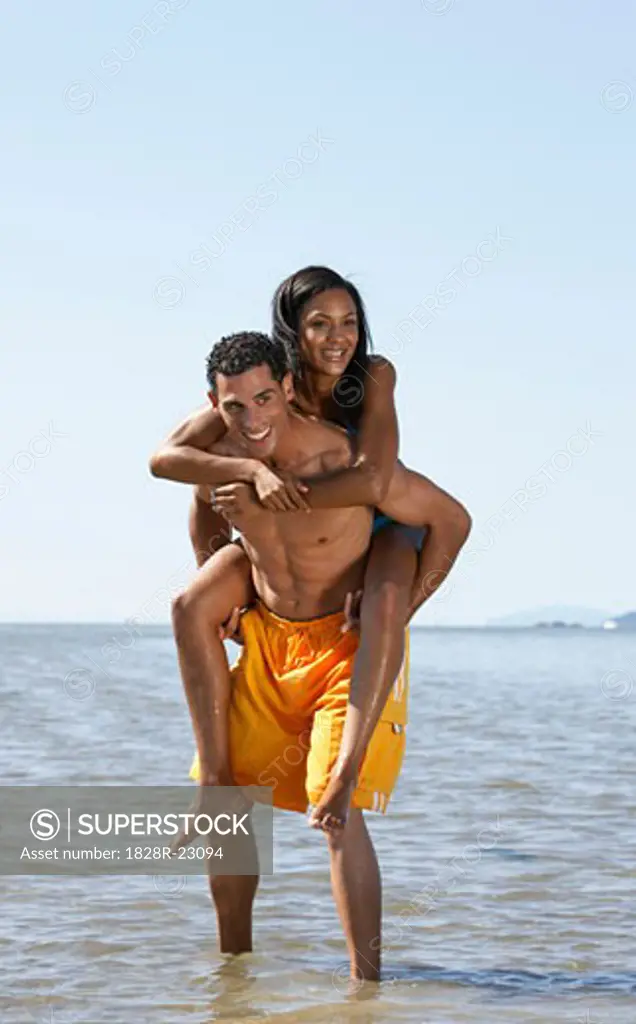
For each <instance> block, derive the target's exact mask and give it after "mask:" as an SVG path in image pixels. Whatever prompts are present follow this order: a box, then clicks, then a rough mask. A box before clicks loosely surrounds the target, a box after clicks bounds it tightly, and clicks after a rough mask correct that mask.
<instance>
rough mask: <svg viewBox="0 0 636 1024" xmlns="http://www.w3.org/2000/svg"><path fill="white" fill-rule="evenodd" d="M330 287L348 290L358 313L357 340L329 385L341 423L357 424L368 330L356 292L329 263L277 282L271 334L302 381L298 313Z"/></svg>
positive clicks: (365, 373)
mask: <svg viewBox="0 0 636 1024" xmlns="http://www.w3.org/2000/svg"><path fill="white" fill-rule="evenodd" d="M332 288H342V289H343V290H344V291H346V292H348V293H349V295H350V296H351V298H352V299H353V302H354V304H355V307H356V313H357V316H358V344H357V345H356V349H355V352H354V353H353V356H352V357H351V361H350V362H349V365H348V366H347V369H346V370H345V372H344V374H343V375H342V376H341V377H340V378H339V379H338V381H337V382H336V384H335V385H334V388H333V392H332V393H333V397H334V400H335V402H336V404H337V406H338V408H339V411H340V415H339V418H340V419H341V421H342V423H344V424H345V426H352V427H357V426H358V423H359V420H360V415H361V413H362V404H363V401H362V400H363V397H364V377H365V376H368V363H369V353H370V352H372V351H373V345H372V342H371V334H370V331H369V324H368V321H367V315H366V312H365V309H364V303H363V301H362V297H361V295H360V292H359V291H358V289H357V288H356V287H355V285H353V284H351V282H350V281H347V280H346V278H344V277H341V275H340V274H338V273H336V271H335V270H330V269H329V267H304V268H303V269H302V270H297V271H296V273H295V274H292V275H291V276H290V277H288V278H287V279H286V280H285V281H283V283H282V284H280V285H279V286H278V288H277V289H276V292H275V293H274V298H273V300H272V337H273V338H274V339H275V340H277V341H280V342H282V343H283V345H284V346H285V349H286V351H287V356H288V359H289V362H290V364H291V367H292V370H293V373H294V379H295V380H296V381H297V382H302V381H303V380H304V377H305V372H306V370H305V367H304V366H303V364H302V359H301V355H300V332H299V326H300V314H301V312H302V309H303V307H304V306H305V304H306V303H307V302H309V300H310V299H313V298H314V296H316V295H320V293H321V292H326V291H329V290H330V289H332Z"/></svg>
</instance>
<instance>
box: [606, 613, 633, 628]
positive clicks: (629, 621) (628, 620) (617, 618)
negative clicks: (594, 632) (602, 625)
mask: <svg viewBox="0 0 636 1024" xmlns="http://www.w3.org/2000/svg"><path fill="white" fill-rule="evenodd" d="M610 621H611V622H615V623H616V629H636V612H625V614H624V615H611V616H610Z"/></svg>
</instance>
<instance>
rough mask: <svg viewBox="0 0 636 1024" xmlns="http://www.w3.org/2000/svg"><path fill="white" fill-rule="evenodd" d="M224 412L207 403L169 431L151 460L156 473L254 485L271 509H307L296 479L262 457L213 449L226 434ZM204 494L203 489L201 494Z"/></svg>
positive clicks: (184, 480)
mask: <svg viewBox="0 0 636 1024" xmlns="http://www.w3.org/2000/svg"><path fill="white" fill-rule="evenodd" d="M225 434H226V429H225V424H224V423H223V420H222V418H221V414H220V413H219V412H217V410H216V409H213V408H212V406H207V407H206V408H204V409H199V410H197V412H194V413H192V415H191V416H189V417H188V418H187V419H186V420H184V421H183V423H181V424H179V426H178V427H177V428H176V430H173V432H172V433H171V434H170V436H169V437H168V438H167V440H166V441H164V443H163V444H162V445H161V447H160V448H159V449H158V450H157V451H156V452H155V454H154V455H153V456H152V458H151V459H150V472H151V473H152V475H153V476H158V477H164V478H165V479H167V480H176V481H177V482H179V483H182V484H198V485H200V488H203V487H205V486H207V487H215V486H217V485H219V484H230V483H236V482H241V483H248V484H253V486H254V489H255V491H256V495H257V497H258V500H259V501H260V503H261V504H262V505H263V507H264V508H268V509H270V511H272V512H289V511H294V510H298V509H304V510H306V509H307V508H308V505H307V502H306V501H305V498H304V497H303V495H302V493H301V490H302V486H301V488H300V489H299V487H298V485H297V483H296V482H295V480H293V479H291V478H288V477H287V476H286V475H285V474H276V473H274V472H273V471H272V470H271V469H269V468H268V467H267V466H266V465H265V464H264V463H263V462H261V461H260V460H259V459H248V458H240V457H239V456H234V455H232V456H229V455H219V454H218V453H215V452H212V451H210V449H211V448H213V447H214V446H215V445H218V444H219V442H220V441H221V440H222V439H223V438H224V437H225ZM198 496H199V498H200V497H201V490H199V494H198Z"/></svg>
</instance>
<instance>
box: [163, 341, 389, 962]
mask: <svg viewBox="0 0 636 1024" xmlns="http://www.w3.org/2000/svg"><path fill="white" fill-rule="evenodd" d="M208 382H209V385H210V390H211V395H212V398H213V402H214V404H215V406H216V407H217V408H218V410H219V412H220V414H221V417H222V419H223V422H224V424H225V427H226V430H227V433H226V434H225V436H224V437H223V439H222V440H221V441H219V442H217V443H216V444H215V445H214V446H213V447H212V452H213V453H215V454H217V455H221V456H229V457H231V458H246V457H252V458H254V457H257V458H259V459H263V460H269V461H270V462H271V463H272V465H273V466H274V467H275V468H276V471H277V472H279V471H280V472H283V473H285V472H288V473H293V474H294V475H295V476H296V477H303V478H308V479H310V480H311V479H312V478H315V477H316V476H318V477H319V476H320V475H321V474H328V473H331V472H333V471H334V470H338V469H340V468H344V467H346V466H348V465H350V463H351V460H352V452H351V447H350V441H349V439H348V437H347V435H346V433H345V432H344V431H343V430H341V429H340V428H339V427H336V426H333V425H330V424H328V423H325V422H319V421H317V420H315V419H313V418H307V417H305V416H303V415H301V414H299V413H298V412H296V411H295V410H294V409H293V408H292V406H291V405H290V399H291V397H292V379H291V374H290V373H289V371H288V368H287V363H286V358H285V354H284V351H283V350H282V348H280V347H279V346H278V345H275V344H274V343H273V342H272V341H270V339H269V338H267V337H266V336H265V335H260V334H255V333H245V334H238V335H233V336H231V337H229V338H225V339H223V340H222V341H220V342H219V343H218V344H217V345H216V346H215V348H214V349H213V351H212V353H211V356H210V358H209V360H208ZM216 501H217V503H218V505H219V506H220V507H221V509H222V510H223V511H224V513H225V514H226V515H227V517H228V518H229V519H230V520H231V521H232V523H233V524H234V526H236V528H237V529H238V530H239V531H240V533H241V536H242V544H243V547H244V549H245V552H246V553H247V555H248V557H249V559H250V561H251V563H252V574H253V584H254V589H255V592H256V595H257V601H256V604H255V606H254V607H253V608H251V609H250V610H248V611H247V612H246V613H245V614H244V615H243V618H242V623H241V626H242V635H243V639H244V648H243V652H242V655H241V658H240V661H239V663H238V664H237V665H236V666H235V667H234V669H233V670H232V674H231V677H230V672H229V670H228V668H227V660H226V659H225V653H224V649H223V645H222V641H221V639H220V637H219V636H218V635H217V634H215V633H214V632H213V631H210V630H209V629H207V635H206V622H205V620H204V619H201V620H198V619H197V616H196V614H192V613H191V611H190V613H189V614H187V615H185V616H183V617H181V616H180V615H179V614H178V613H177V616H176V626H177V629H176V634H177V642H178V645H179V650H180V657H181V664H182V670H184V671H183V675H184V685H185V688H186V693H187V697H188V702H189V705H190V711H191V715H192V719H193V726H194V732H195V735H196V739H197V747H198V758H197V759H196V762H195V765H194V767H193V773H192V774H193V777H195V778H197V779H198V780H199V782H200V783H201V784H202V785H204V786H207V785H219V784H220V785H232V784H237V785H241V786H248V785H271V786H273V802H274V805H275V806H278V807H281V808H285V809H288V810H296V811H300V812H304V811H305V810H306V808H307V804H308V803H312V804H315V803H316V802H317V800H318V799H319V798H320V796H321V794H322V793H323V792H324V790H325V788H326V786H327V783H328V780H329V778H330V775H331V773H332V770H333V767H334V764H335V762H336V759H337V757H338V752H339V749H340V739H341V735H342V730H343V727H344V722H345V717H346V712H347V702H348V697H349V686H350V680H351V674H352V666H353V661H354V656H355V652H356V649H357V642H358V641H357V635H356V634H355V633H354V632H352V631H343V626H344V624H345V615H344V611H343V609H344V605H345V601H346V598H347V595H348V594H350V593H352V592H355V591H356V590H358V589H359V588H360V586H361V584H362V580H363V576H364V569H365V560H366V554H367V550H368V547H369V542H370V538H371V528H372V519H373V515H372V510H371V509H370V508H367V507H353V508H338V509H324V510H315V511H308V512H300V511H297V512H287V513H285V512H271V511H268V510H267V509H265V508H264V507H263V506H262V505H261V504H260V503H259V502H258V501H257V500H256V498H255V495H254V493H253V491H252V488H251V487H250V486H249V485H247V484H242V483H238V484H230V485H226V486H224V487H219V488H217V489H216ZM197 582H198V581H197V580H195V581H194V584H193V586H192V587H190V588H189V590H188V601H189V602H190V603H191V604H193V605H194V608H195V609H196V606H197V591H196V588H197ZM177 604H178V602H177ZM201 635H205V643H206V647H207V650H208V661H207V663H206V665H203V667H201V663H200V662H199V663H198V667H197V668H195V669H193V667H192V665H193V663H192V662H191V661H189V660H188V657H187V649H188V645H189V644H191V643H193V642H195V643H196V642H200V641H197V639H196V637H197V636H198V637H199V638H200V636H201ZM184 651H185V653H186V657H185V658H184V656H183V655H184ZM386 696H387V695H386V694H385V695H384V698H385V701H384V702H383V707H382V708H379V709H378V714H377V715H376V716H375V718H376V719H377V718H378V717H379V719H380V720H379V721H377V724H375V723H374V728H373V731H372V734H370V735H366V734H365V735H364V737H363V744H362V746H363V747H364V748H365V750H366V754H365V756H364V757H363V758H362V759H361V762H360V765H359V766H357V767H358V771H357V778H356V780H355V782H354V785H355V788H354V789H353V797H352V800H351V808H350V811H349V814H348V816H347V820H346V823H345V824H344V827H343V828H342V829H340V830H338V831H329V830H326V831H325V834H326V835H327V841H328V844H329V851H330V857H331V877H332V884H333V891H334V897H335V900H336V904H337V907H338V910H339V913H340V917H341V920H342V923H343V927H344V930H345V934H346V938H347V945H348V948H349V954H350V959H351V971H352V974H353V975H354V976H355V977H358V978H360V977H362V978H371V979H377V977H378V971H379V945H380V941H379V936H380V905H381V892H380V877H379V871H378V865H377V861H376V857H375V852H374V850H373V846H372V843H371V840H370V837H369V835H368V832H367V829H366V825H365V823H364V820H363V816H362V810H363V809H375V810H384V809H385V808H386V805H387V803H388V800H389V799H390V796H391V792H392V790H393V787H394V785H395V782H396V780H397V777H398V774H399V770H400V766H401V762H402V756H403V752H404V723H405V721H406V718H405V708H406V685H405V678H404V677H401V678H400V679H399V680H398V683H397V684H396V686H395V688H394V692H393V694H392V695H391V696H390V697H389V699H388V700H387V699H386ZM368 731H369V730H368V729H367V732H368ZM257 883H258V879H257V877H255V876H235V877H232V876H217V877H216V878H213V879H212V880H211V887H212V894H213V898H214V901H215V904H216V910H217V917H218V922H219V933H220V941H221V949H222V951H225V952H234V953H238V952H242V951H246V950H249V949H251V915H252V903H253V899H254V895H255V892H256V887H257Z"/></svg>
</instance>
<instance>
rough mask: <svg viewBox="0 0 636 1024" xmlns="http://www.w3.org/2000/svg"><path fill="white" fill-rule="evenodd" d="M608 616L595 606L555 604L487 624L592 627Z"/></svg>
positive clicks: (600, 623) (506, 616)
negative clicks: (577, 625)
mask: <svg viewBox="0 0 636 1024" xmlns="http://www.w3.org/2000/svg"><path fill="white" fill-rule="evenodd" d="M632 614H634V613H632ZM634 617H635V618H636V614H635V616H634ZM610 618H612V616H611V615H608V614H607V612H606V611H599V610H598V609H597V608H578V607H576V605H560V604H558V605H557V604H555V605H546V606H544V607H542V608H530V609H528V610H527V611H521V612H514V614H512V615H503V616H502V617H501V618H498V619H489V620H488V625H489V626H509V627H515V626H536V624H537V623H538V622H565V623H567V624H568V625H569V624H571V623H574V622H578V623H580V624H581V626H587V627H591V628H593V627H595V626H596V627H600V626H602V625H603V623H604V622H605V621H606V620H607V619H610ZM615 621H618V619H616V620H615Z"/></svg>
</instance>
